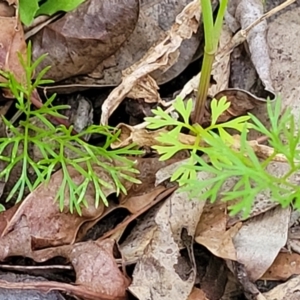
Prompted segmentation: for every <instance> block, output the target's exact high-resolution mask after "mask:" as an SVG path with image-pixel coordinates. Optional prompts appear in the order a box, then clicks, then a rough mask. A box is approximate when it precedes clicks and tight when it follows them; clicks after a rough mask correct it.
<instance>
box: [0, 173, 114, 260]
mask: <svg viewBox="0 0 300 300" xmlns="http://www.w3.org/2000/svg"><path fill="white" fill-rule="evenodd" d="M94 171H95V172H96V173H98V174H99V176H101V178H102V179H103V180H105V181H106V182H110V183H111V184H112V186H114V185H113V182H112V180H111V178H110V177H109V176H108V175H107V174H106V173H105V172H103V170H101V169H99V168H98V167H94ZM69 174H70V176H71V178H72V179H73V180H74V181H75V182H81V181H82V177H81V175H79V174H78V172H77V171H76V170H75V169H72V168H69ZM61 178H62V172H61V171H58V172H56V173H55V174H53V175H52V177H51V179H50V181H49V183H48V185H47V184H42V185H40V186H39V187H38V188H37V189H36V190H34V191H33V192H32V193H31V194H29V195H28V196H27V197H26V199H25V200H24V201H23V202H22V203H21V205H20V206H19V207H18V209H17V211H16V212H15V213H14V215H13V216H12V217H11V219H10V220H7V221H6V222H7V224H6V226H3V227H2V229H3V230H2V232H1V245H3V249H4V250H5V245H6V244H4V243H5V242H4V241H5V240H7V239H8V240H9V239H10V236H12V235H16V234H18V231H19V229H18V228H17V225H18V224H19V222H20V220H21V219H22V218H25V219H26V223H25V224H26V226H28V227H29V234H30V235H29V237H28V238H29V239H30V240H31V244H32V249H33V250H34V249H41V248H45V247H50V246H58V245H64V244H71V243H73V242H74V241H75V239H76V235H77V232H78V230H79V228H80V226H81V225H82V224H83V223H85V222H86V221H88V220H93V219H95V218H97V217H99V216H101V214H102V213H103V211H104V204H103V203H102V202H101V203H100V205H99V206H98V208H95V205H94V202H95V200H94V197H95V191H94V188H93V185H92V184H91V185H90V187H89V188H88V189H87V192H86V201H87V203H88V207H83V208H82V215H81V216H79V215H78V214H76V213H74V214H71V213H70V212H69V197H68V195H67V193H66V196H65V207H64V210H63V212H60V210H59V205H58V203H57V201H54V198H55V196H56V193H57V191H58V189H59V187H60V184H61ZM103 192H104V194H105V195H106V196H108V195H109V194H111V193H114V192H115V190H114V189H112V190H108V189H103ZM12 209H14V208H12ZM1 216H2V215H1ZM24 238H25V237H24ZM14 243H18V241H17V240H15V241H14ZM24 251H25V249H24ZM6 254H7V255H11V253H6ZM19 255H21V253H19ZM23 255H24V256H26V255H28V251H26V252H24V253H23ZM0 257H3V253H1V254H0Z"/></svg>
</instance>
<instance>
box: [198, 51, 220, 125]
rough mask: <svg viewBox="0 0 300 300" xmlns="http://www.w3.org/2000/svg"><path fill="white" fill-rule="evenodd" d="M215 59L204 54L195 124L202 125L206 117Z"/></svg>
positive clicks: (213, 56) (210, 55)
mask: <svg viewBox="0 0 300 300" xmlns="http://www.w3.org/2000/svg"><path fill="white" fill-rule="evenodd" d="M214 59H215V55H214V54H208V53H206V52H205V53H204V58H203V65H202V70H201V77H200V82H199V88H198V94H197V100H196V108H195V113H194V118H193V119H194V120H193V121H194V123H198V124H201V121H202V119H203V116H204V110H205V103H206V100H207V93H208V88H209V84H210V74H211V69H212V65H213V62H214Z"/></svg>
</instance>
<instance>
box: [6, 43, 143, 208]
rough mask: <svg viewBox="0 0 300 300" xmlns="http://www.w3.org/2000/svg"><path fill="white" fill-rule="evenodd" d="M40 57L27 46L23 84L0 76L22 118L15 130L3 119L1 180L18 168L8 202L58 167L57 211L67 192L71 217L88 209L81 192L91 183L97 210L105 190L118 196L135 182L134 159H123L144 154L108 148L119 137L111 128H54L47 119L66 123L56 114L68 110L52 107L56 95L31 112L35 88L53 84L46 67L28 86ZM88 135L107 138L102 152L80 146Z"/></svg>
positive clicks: (127, 149)
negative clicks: (72, 172) (77, 180)
mask: <svg viewBox="0 0 300 300" xmlns="http://www.w3.org/2000/svg"><path fill="white" fill-rule="evenodd" d="M44 57H45V56H42V57H40V58H39V59H37V60H36V61H35V62H34V63H32V62H31V45H30V44H29V45H28V49H27V58H26V60H24V59H23V58H22V57H21V56H19V58H20V62H21V64H22V66H23V68H24V70H25V77H26V78H25V80H24V83H21V82H19V81H17V80H16V78H15V76H14V75H13V74H12V73H10V72H4V71H0V76H2V77H3V78H5V80H6V82H4V83H1V84H0V87H2V88H6V89H9V90H10V91H11V93H12V94H13V96H14V97H15V99H16V100H15V101H16V108H17V109H18V110H19V111H20V112H22V114H23V117H22V120H21V121H20V122H19V124H18V126H15V125H14V124H12V122H11V121H9V120H7V119H6V118H5V117H2V119H3V122H4V124H5V125H6V128H7V131H8V132H9V136H8V137H1V138H0V161H2V164H4V165H5V168H4V169H2V170H0V178H2V179H4V180H5V181H7V180H8V178H9V177H10V176H11V173H12V172H13V170H14V168H15V167H16V166H17V165H21V174H20V177H19V179H18V180H17V182H16V184H15V185H14V187H13V188H12V190H11V191H10V193H9V195H8V198H7V201H8V200H10V199H11V198H12V197H13V196H15V195H17V197H16V198H17V200H16V201H17V202H19V201H21V200H22V199H23V195H24V192H25V190H26V189H29V191H33V190H34V189H35V188H36V187H37V186H38V185H40V184H41V183H47V182H49V180H50V177H51V175H52V173H53V171H54V170H56V169H58V168H59V167H60V168H61V170H62V173H63V180H62V183H61V186H60V188H59V191H58V193H57V195H56V199H58V201H59V207H60V209H61V210H62V209H63V208H64V200H65V195H66V191H67V194H68V195H69V198H70V201H69V202H70V207H69V208H70V212H71V213H73V212H74V209H75V210H76V211H77V212H78V213H79V214H80V213H81V207H82V205H84V206H87V202H86V200H85V193H86V190H87V188H88V185H89V184H92V185H93V186H94V189H95V206H96V207H97V206H98V205H99V203H100V201H102V202H103V203H104V204H105V205H108V202H107V199H106V196H105V194H104V192H103V189H104V188H114V189H115V190H116V193H117V194H119V193H120V192H123V193H126V188H125V186H124V182H125V181H131V182H134V183H139V181H138V180H137V179H136V178H135V177H134V174H136V173H138V171H137V170H136V169H135V167H134V165H135V163H134V160H132V159H129V158H127V157H128V156H135V155H139V154H141V153H142V152H141V151H139V150H135V149H134V148H133V146H134V145H130V146H128V147H125V148H122V149H117V150H111V149H110V145H111V143H113V142H114V141H116V140H117V139H118V136H119V134H120V132H119V131H116V130H115V129H114V128H112V127H109V126H101V125H92V126H90V127H88V128H87V129H85V130H83V131H82V132H80V133H76V134H74V132H73V128H72V126H71V127H70V128H66V127H65V125H59V126H54V125H53V124H52V123H51V122H50V121H49V119H48V117H49V116H51V117H56V118H64V116H63V115H61V114H60V113H59V112H58V111H59V110H61V109H66V108H69V107H68V106H66V105H56V106H55V105H53V101H54V99H55V95H52V96H51V97H50V98H49V99H48V100H47V101H46V103H44V104H43V106H42V107H40V108H37V109H34V108H33V107H32V105H31V98H32V96H33V93H34V91H35V89H36V88H37V86H39V85H42V84H48V83H51V82H52V81H50V80H44V79H43V76H44V75H45V73H46V72H47V70H48V69H49V67H47V68H45V69H44V70H42V71H41V72H40V73H39V74H38V75H37V76H36V79H35V80H34V82H32V81H31V78H32V75H33V72H34V70H35V68H36V67H37V66H38V64H39V63H40V62H41V61H42V60H43V59H44ZM37 124H38V125H37ZM91 134H98V135H99V134H100V135H102V136H103V137H104V138H105V142H104V143H103V145H102V146H101V147H97V146H93V145H90V144H88V143H87V142H85V141H84V139H83V137H84V136H86V135H91ZM32 149H36V151H35V152H38V153H39V155H40V159H38V160H36V159H34V158H33V157H31V155H30V153H32ZM69 167H72V168H73V169H75V170H76V171H77V172H78V173H79V174H80V175H82V177H83V178H84V180H83V181H82V182H81V183H79V184H78V183H75V182H74V181H73V179H72V177H71V176H70V174H69ZM94 167H98V168H101V169H102V170H103V172H104V173H105V174H107V175H108V176H109V177H110V178H111V182H112V183H109V182H107V180H103V179H102V178H101V177H100V176H98V174H96V173H95V172H94ZM30 170H31V172H32V173H34V175H35V178H36V179H35V180H34V181H33V182H32V181H31V179H30V176H29V175H30V174H29V171H30ZM2 208H3V206H2Z"/></svg>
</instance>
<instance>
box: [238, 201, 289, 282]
mask: <svg viewBox="0 0 300 300" xmlns="http://www.w3.org/2000/svg"><path fill="white" fill-rule="evenodd" d="M289 219H290V209H289V208H287V209H282V208H281V207H278V208H275V209H273V210H271V211H268V212H266V213H265V214H263V215H260V216H257V217H254V218H252V219H250V220H249V221H247V222H245V223H244V224H243V227H242V228H241V229H240V230H239V232H238V234H237V235H236V236H235V237H234V239H233V241H234V246H235V249H236V252H237V260H238V262H239V263H241V264H243V265H244V266H245V268H246V270H247V274H248V276H249V278H250V279H251V280H253V281H256V280H257V279H259V278H260V277H261V276H262V275H263V274H264V273H265V272H266V271H267V269H268V268H269V267H270V266H271V265H272V263H273V262H274V260H275V258H276V256H277V255H278V253H279V251H280V250H281V248H282V247H283V246H284V245H285V244H286V241H287V233H288V226H289Z"/></svg>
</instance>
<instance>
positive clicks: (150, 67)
mask: <svg viewBox="0 0 300 300" xmlns="http://www.w3.org/2000/svg"><path fill="white" fill-rule="evenodd" d="M199 19H200V9H199V1H198V0H194V1H193V2H191V3H189V4H188V5H187V6H186V7H185V8H184V10H183V11H182V12H181V13H180V14H179V15H178V16H177V18H176V23H175V24H174V25H173V26H172V28H171V29H170V30H169V31H168V33H167V36H166V38H165V39H164V40H163V41H162V42H161V43H159V44H158V45H157V46H155V47H153V48H152V49H150V50H149V51H148V52H147V54H146V55H145V56H144V57H143V58H142V59H141V60H140V61H139V62H137V63H136V64H134V65H133V66H132V67H130V68H128V69H126V70H125V71H124V76H123V79H122V83H121V84H120V85H119V86H118V87H117V88H115V89H114V90H113V91H112V92H111V94H110V95H109V96H108V98H107V99H106V100H105V102H104V104H103V106H102V116H101V124H107V123H108V118H109V116H110V115H111V114H112V113H113V111H114V110H115V109H116V108H117V107H118V105H119V104H120V103H121V102H122V101H123V99H124V98H125V97H126V96H127V95H128V94H129V93H130V92H131V91H132V89H133V88H135V89H137V86H138V85H139V83H140V81H141V79H142V78H145V77H146V76H149V74H150V73H152V72H153V71H155V70H158V69H161V68H165V67H166V66H170V63H172V62H174V60H173V59H172V57H174V55H176V56H178V55H179V52H178V49H179V47H180V45H181V43H182V41H183V40H186V39H190V38H191V36H192V35H193V33H195V32H197V30H198V27H199Z"/></svg>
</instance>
